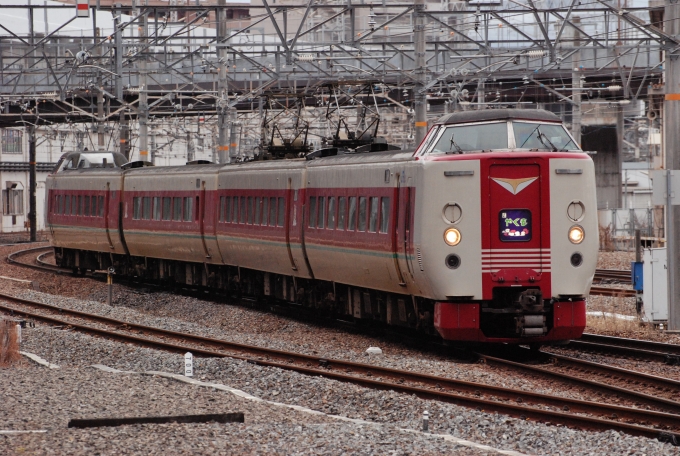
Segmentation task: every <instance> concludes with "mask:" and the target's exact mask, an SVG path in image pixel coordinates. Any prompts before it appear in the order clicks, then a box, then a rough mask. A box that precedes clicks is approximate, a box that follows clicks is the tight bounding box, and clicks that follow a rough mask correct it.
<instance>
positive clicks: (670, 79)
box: [663, 0, 680, 331]
mask: <svg viewBox="0 0 680 456" xmlns="http://www.w3.org/2000/svg"><path fill="white" fill-rule="evenodd" d="M665 7H666V8H665V11H664V31H665V32H666V33H667V34H669V35H671V36H678V35H680V3H678V1H677V0H666V2H665ZM670 49H671V47H669V48H667V51H666V53H665V54H666V63H665V65H664V70H665V73H664V82H665V84H664V88H665V97H664V98H665V100H664V104H663V139H664V148H665V149H666V169H667V170H678V169H680V129H678V120H680V53H678V51H677V49H676V50H675V52H674V53H673V54H671V53H670ZM669 174H670V173H669ZM667 178H668V182H669V183H670V181H671V179H670V175H669V176H667ZM669 186H670V184H669ZM672 190H673V191H674V192H675V194H678V192H680V188H675V189H672ZM669 195H670V193H669ZM669 200H670V198H669ZM679 225H680V206H672V205H670V204H669V205H667V206H666V257H667V267H668V297H669V305H668V328H669V329H671V330H675V331H677V330H680V269H679V268H678V266H679V265H678V260H679V259H680V228H678V226H679Z"/></svg>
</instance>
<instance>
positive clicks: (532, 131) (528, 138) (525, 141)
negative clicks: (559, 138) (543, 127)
mask: <svg viewBox="0 0 680 456" xmlns="http://www.w3.org/2000/svg"><path fill="white" fill-rule="evenodd" d="M538 127H540V125H536V128H534V129H533V130H531V133H529V134H528V135H527V139H525V140H524V142H523V143H522V145H521V146H519V147H518V149H521V148H522V147H524V145H525V144H526V143H527V141H529V140H530V139H531V135H533V134H534V132H535V131H536V130H538ZM539 139H540V137H539ZM541 142H543V141H541Z"/></svg>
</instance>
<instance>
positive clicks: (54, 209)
mask: <svg viewBox="0 0 680 456" xmlns="http://www.w3.org/2000/svg"><path fill="white" fill-rule="evenodd" d="M60 199H61V196H59V195H54V202H53V203H52V213H53V214H58V213H59V200H60Z"/></svg>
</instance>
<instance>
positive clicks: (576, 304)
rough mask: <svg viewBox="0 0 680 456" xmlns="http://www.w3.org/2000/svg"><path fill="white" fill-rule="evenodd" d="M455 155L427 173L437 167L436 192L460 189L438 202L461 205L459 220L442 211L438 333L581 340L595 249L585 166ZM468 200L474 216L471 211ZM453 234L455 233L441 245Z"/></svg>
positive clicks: (589, 172)
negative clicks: (452, 220) (442, 241)
mask: <svg viewBox="0 0 680 456" xmlns="http://www.w3.org/2000/svg"><path fill="white" fill-rule="evenodd" d="M541 120H543V119H541ZM508 123H509V124H510V125H509V126H508V131H511V130H512V124H511V123H510V122H508ZM502 124H503V125H504V124H505V120H504V121H503V122H502ZM532 125H533V124H532ZM556 126H559V127H560V128H561V125H559V124H556ZM442 138H444V135H443V136H442ZM444 139H446V138H444ZM464 140H465V139H464V137H461V138H460V139H459V141H460V142H461V143H462V142H463V141H464ZM515 140H516V138H513V137H512V136H511V137H510V139H509V143H510V145H513V143H515ZM449 142H450V140H449ZM458 152H460V153H457V154H444V155H441V156H439V157H433V159H434V161H435V163H432V164H431V165H430V168H433V169H435V170H437V168H438V170H437V171H436V172H434V173H432V172H431V176H432V177H431V179H433V180H437V181H438V182H440V183H441V186H440V188H439V193H442V192H441V189H446V188H447V187H449V188H452V189H456V190H457V191H458V194H446V191H444V194H445V196H444V199H445V200H446V201H444V200H442V201H440V202H439V203H438V204H442V203H444V207H445V208H446V207H447V206H448V207H451V206H452V204H459V205H460V206H461V207H463V209H462V214H464V215H461V216H459V219H460V220H459V221H456V223H451V221H450V220H447V210H446V209H444V212H443V215H444V216H443V217H442V219H443V220H444V226H443V228H444V230H443V231H444V233H445V234H444V241H445V242H446V244H448V245H447V246H444V247H445V248H444V249H441V250H442V253H440V254H439V256H442V257H444V258H443V260H444V261H443V263H445V264H446V266H447V268H441V266H440V269H441V270H442V271H444V277H445V280H444V281H443V282H442V283H443V286H442V287H441V289H440V290H438V291H439V293H437V294H445V295H446V296H445V299H441V300H437V302H436V304H435V315H434V325H435V328H436V330H437V331H438V332H439V334H440V335H441V336H442V337H443V338H444V339H446V340H451V341H470V342H491V343H502V342H507V343H523V344H535V343H539V344H540V343H545V342H550V341H560V340H568V339H572V338H578V337H580V336H581V334H582V332H583V330H584V328H585V324H586V322H585V310H586V302H585V296H587V295H588V292H589V288H590V284H591V282H592V276H593V274H594V269H595V263H596V255H597V242H598V239H597V236H598V232H597V221H596V210H595V209H596V202H595V196H594V195H595V188H594V185H595V184H594V168H593V164H592V160H590V158H589V157H588V156H587V155H586V154H583V153H580V152H578V151H573V152H571V151H564V152H559V151H555V152H552V151H536V150H529V151H526V150H525V151H518V150H511V148H507V149H506V150H505V151H498V152H495V151H494V152H476V151H471V152H470V153H465V152H461V151H458ZM471 162H472V163H471ZM432 165H435V166H432ZM437 165H439V166H437ZM444 168H445V172H444V173H442V170H443V169H444ZM473 170H474V171H478V172H474V171H473ZM475 176H477V177H475ZM466 178H467V179H468V180H467V182H466V183H465V184H464V187H461V182H463V181H464V180H465V179H466ZM432 186H434V185H431V187H432ZM454 191H455V190H454ZM477 191H478V192H479V194H478V195H476V193H477ZM463 192H465V195H463ZM476 199H478V201H479V212H478V213H475V212H476V211H474V210H471V209H473V208H474V207H475V204H474V201H475V200H476ZM466 200H470V201H471V204H466ZM466 209H467V212H466ZM458 210H461V208H458ZM465 215H467V216H468V219H467V220H465V218H464V216H465ZM454 218H455V216H454ZM471 219H474V222H473V220H471ZM447 223H448V227H447ZM466 225H467V226H466ZM475 225H476V226H475ZM452 229H453V230H455V231H456V232H457V234H456V233H454V234H453V235H452V236H451V239H447V234H446V233H449V232H450V231H451V230H452ZM449 241H451V242H449ZM466 241H469V243H468V244H466ZM456 243H457V244H456ZM451 244H455V245H451ZM427 253H429V252H427ZM427 253H426V254H427ZM452 256H455V257H456V258H455V259H454V260H450V259H451V258H452ZM440 261H441V260H440ZM452 262H453V263H456V262H457V263H458V265H459V266H457V265H456V264H453V263H452ZM452 266H457V267H452ZM446 269H448V271H447V270H446Z"/></svg>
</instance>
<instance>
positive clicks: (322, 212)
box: [316, 196, 326, 228]
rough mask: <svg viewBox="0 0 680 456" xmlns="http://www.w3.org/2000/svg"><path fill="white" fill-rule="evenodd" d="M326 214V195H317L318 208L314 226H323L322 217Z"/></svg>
mask: <svg viewBox="0 0 680 456" xmlns="http://www.w3.org/2000/svg"><path fill="white" fill-rule="evenodd" d="M325 215H326V197H325V196H320V197H319V210H318V211H317V218H316V227H317V228H323V227H324V217H325Z"/></svg>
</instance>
